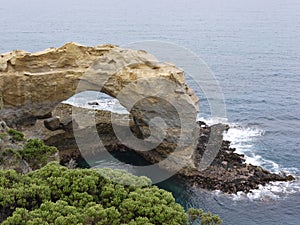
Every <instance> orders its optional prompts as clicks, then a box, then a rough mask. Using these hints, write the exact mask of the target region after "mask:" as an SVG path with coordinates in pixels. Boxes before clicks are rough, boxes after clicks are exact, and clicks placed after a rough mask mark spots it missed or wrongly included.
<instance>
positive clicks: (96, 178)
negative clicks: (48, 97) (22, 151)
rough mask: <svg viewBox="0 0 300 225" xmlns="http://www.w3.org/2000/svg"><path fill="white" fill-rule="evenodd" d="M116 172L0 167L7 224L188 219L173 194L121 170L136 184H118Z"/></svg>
mask: <svg viewBox="0 0 300 225" xmlns="http://www.w3.org/2000/svg"><path fill="white" fill-rule="evenodd" d="M112 173H114V172H113V171H112V170H108V169H102V170H94V169H74V170H71V169H67V168H66V167H62V166H60V165H59V164H58V163H54V162H52V163H49V164H48V165H46V166H45V167H43V168H42V169H40V170H36V171H34V172H31V173H29V174H27V175H21V174H18V173H17V172H15V171H12V170H9V171H0V213H1V219H2V220H4V222H3V223H2V224H4V225H9V224H11V225H12V224H13V225H17V224H105V225H107V224H131V225H137V224H145V225H147V224H148V225H150V224H174V225H175V224H187V222H188V216H187V214H186V213H185V211H184V209H183V208H182V207H181V206H180V205H179V204H177V203H175V200H174V198H173V196H172V194H170V193H168V192H166V191H164V190H161V189H158V188H157V187H154V186H151V185H150V180H149V179H147V178H145V177H142V178H137V177H135V176H133V175H129V174H127V173H125V172H121V171H117V172H116V174H117V176H116V177H122V178H123V181H124V183H131V182H133V183H134V184H135V185H133V186H130V185H126V184H119V183H113V182H112V181H110V180H109V179H107V178H105V177H110V176H112ZM6 217H8V218H7V219H6Z"/></svg>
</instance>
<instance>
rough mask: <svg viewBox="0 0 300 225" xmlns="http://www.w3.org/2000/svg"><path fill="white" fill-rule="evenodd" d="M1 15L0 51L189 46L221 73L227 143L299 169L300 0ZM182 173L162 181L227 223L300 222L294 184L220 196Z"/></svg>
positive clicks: (74, 7)
mask: <svg viewBox="0 0 300 225" xmlns="http://www.w3.org/2000/svg"><path fill="white" fill-rule="evenodd" d="M0 18H1V19H0V30H1V35H0V52H6V51H11V50H12V49H24V50H27V51H38V50H43V49H45V48H48V47H56V46H60V45H62V44H64V43H65V42H68V41H76V42H79V43H82V44H86V45H99V44H102V43H113V44H119V45H126V44H127V43H130V42H134V41H142V40H158V41H168V42H173V43H175V44H178V45H181V46H184V47H186V48H189V49H191V50H192V51H194V52H195V53H196V54H198V55H200V56H201V57H202V58H203V59H204V60H205V61H206V62H207V64H208V65H209V66H210V68H211V69H212V71H213V72H214V74H215V76H216V78H217V79H218V80H219V82H220V85H221V87H222V89H223V92H224V95H225V100H226V107H227V116H228V122H229V123H230V124H231V125H232V126H234V129H232V131H231V133H229V134H228V137H227V138H228V139H230V140H231V141H233V145H234V146H235V147H237V148H238V150H239V151H241V152H244V153H245V154H246V155H247V156H248V158H247V160H248V161H249V162H253V163H256V164H260V165H263V166H265V167H266V168H268V169H271V170H274V171H279V170H287V171H290V172H293V173H294V174H296V175H300V174H299V164H300V147H299V146H300V138H299V135H300V115H299V111H300V1H298V0H286V1H284V0H260V1H259V0H252V1H240V0H226V1H225V0H223V1H222V0H219V1H217V0H211V1H203V0H187V1H179V0H172V1H171V0H162V1H158V0H153V1H147V2H146V1H138V0H127V1H121V0H119V1H117V0H110V1H101V0H85V1H83V0H82V1H58V0H51V1H39V0H26V1H25V0H11V1H4V0H0ZM198 94H199V96H200V97H202V96H201V93H198ZM201 108H202V109H203V111H201V113H200V117H204V118H206V119H207V120H210V121H213V119H214V118H210V117H209V110H208V109H207V102H206V99H205V98H202V101H201ZM178 182H179V181H177V180H169V181H168V182H165V183H164V184H161V185H162V186H164V187H166V188H168V189H169V190H172V191H173V193H174V195H175V196H176V198H177V200H178V201H179V202H181V203H182V204H184V205H185V206H187V207H188V206H194V207H203V208H204V209H206V210H210V211H213V212H215V213H218V214H220V215H221V216H222V218H223V220H224V224H246V225H250V224H251V225H252V224H290V225H292V224H293V225H296V224H300V222H299V221H300V192H299V186H298V184H297V183H294V184H288V185H280V184H276V185H273V186H270V187H268V188H264V189H262V190H261V191H260V192H255V193H254V194H253V195H251V196H243V195H241V196H226V195H222V194H217V193H207V192H205V191H203V190H193V189H192V190H190V189H186V188H183V187H181V185H180V184H179V183H178Z"/></svg>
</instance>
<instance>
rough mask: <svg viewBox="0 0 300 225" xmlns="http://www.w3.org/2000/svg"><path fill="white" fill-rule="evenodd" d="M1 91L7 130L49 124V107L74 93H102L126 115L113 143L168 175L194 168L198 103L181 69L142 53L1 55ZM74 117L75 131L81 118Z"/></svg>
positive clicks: (87, 50)
mask: <svg viewBox="0 0 300 225" xmlns="http://www.w3.org/2000/svg"><path fill="white" fill-rule="evenodd" d="M0 87H1V88H0V90H1V91H0V96H2V102H3V105H2V109H1V113H0V116H1V118H2V119H3V120H5V121H6V122H7V123H8V124H9V125H12V126H18V125H26V124H27V125H28V124H34V123H35V122H36V120H37V119H40V118H48V117H51V113H52V111H53V109H54V108H55V106H56V105H58V104H59V103H60V102H62V101H64V100H67V99H68V98H70V97H71V96H73V95H74V94H76V93H80V92H82V91H86V90H95V91H101V92H103V93H106V94H108V95H110V96H112V97H114V98H117V99H118V100H119V101H120V103H121V104H122V105H123V106H124V107H126V108H127V110H128V111H130V113H131V115H132V117H131V119H132V121H133V123H134V126H127V129H123V127H122V129H121V130H120V129H118V126H117V127H115V132H116V133H117V136H118V139H121V141H122V142H124V143H125V144H126V145H128V147H130V148H133V149H135V150H138V151H141V154H143V155H145V156H146V155H147V156H146V157H147V158H153V157H151V156H152V155H153V154H156V155H157V156H156V157H155V161H157V159H159V160H158V161H163V163H162V164H163V165H161V166H163V167H165V168H167V169H169V170H176V169H177V168H181V167H183V166H188V167H194V166H195V164H194V161H193V154H194V149H195V145H196V137H197V126H196V125H195V121H196V116H197V110H198V101H199V100H198V97H197V96H196V95H195V94H194V92H193V91H192V90H191V89H190V88H189V87H188V86H187V84H186V82H185V76H184V72H183V71H182V70H181V69H179V68H177V67H175V66H174V65H171V64H168V63H160V62H159V61H158V60H157V59H156V58H155V57H153V56H152V55H150V54H148V53H147V52H145V51H142V50H140V51H135V50H128V49H122V48H119V47H117V46H112V45H103V46H96V47H85V46H81V45H79V44H75V43H67V44H65V45H64V46H62V47H60V48H50V49H47V50H45V51H42V52H37V53H27V52H24V51H13V52H10V53H6V54H2V55H0ZM73 117H75V118H76V119H77V121H76V122H78V126H79V132H81V130H80V129H81V128H82V127H84V126H86V124H85V123H86V121H85V120H84V121H82V120H81V118H82V117H83V116H82V112H81V111H80V110H79V111H77V112H74V113H73ZM132 131H133V132H132ZM80 137H81V135H79V138H80ZM85 141H86V138H83V140H82V141H79V142H80V143H82V142H85ZM77 142H78V140H77ZM149 150H154V151H155V153H153V152H150V151H149ZM175 151H176V154H175V155H174V154H172V153H173V152H175ZM164 159H167V160H164Z"/></svg>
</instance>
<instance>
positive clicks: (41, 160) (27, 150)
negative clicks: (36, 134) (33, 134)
mask: <svg viewBox="0 0 300 225" xmlns="http://www.w3.org/2000/svg"><path fill="white" fill-rule="evenodd" d="M56 152H57V149H56V148H55V147H52V146H48V145H45V144H44V143H43V142H42V141H40V140H38V139H30V140H28V141H27V142H26V143H25V145H24V147H23V149H22V150H21V151H19V153H20V155H21V156H22V158H23V159H24V160H26V161H27V162H28V163H29V165H30V166H31V167H32V169H39V168H41V167H42V166H45V165H46V164H47V163H48V161H49V160H50V158H51V156H52V155H53V154H55V153H56Z"/></svg>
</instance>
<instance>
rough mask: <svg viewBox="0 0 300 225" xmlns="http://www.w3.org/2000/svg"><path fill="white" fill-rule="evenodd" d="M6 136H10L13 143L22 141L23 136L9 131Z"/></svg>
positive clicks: (15, 131)
mask: <svg viewBox="0 0 300 225" xmlns="http://www.w3.org/2000/svg"><path fill="white" fill-rule="evenodd" d="M7 132H8V134H9V135H11V137H12V139H13V140H15V141H23V140H24V134H23V133H22V132H20V131H17V130H14V129H9V130H8V131H7Z"/></svg>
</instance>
